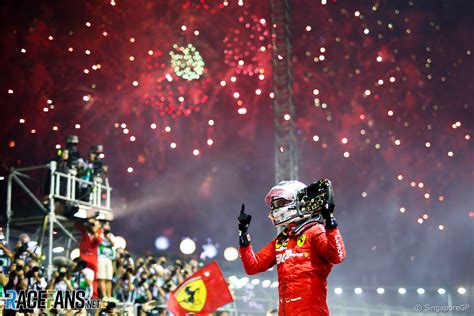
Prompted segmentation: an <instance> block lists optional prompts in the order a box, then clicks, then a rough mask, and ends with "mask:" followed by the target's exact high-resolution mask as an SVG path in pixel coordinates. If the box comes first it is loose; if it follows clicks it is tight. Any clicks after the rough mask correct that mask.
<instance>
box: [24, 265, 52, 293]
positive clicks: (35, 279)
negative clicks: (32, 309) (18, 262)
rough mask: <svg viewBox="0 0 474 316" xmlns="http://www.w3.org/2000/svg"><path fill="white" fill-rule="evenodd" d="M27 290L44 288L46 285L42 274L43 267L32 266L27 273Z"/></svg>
mask: <svg viewBox="0 0 474 316" xmlns="http://www.w3.org/2000/svg"><path fill="white" fill-rule="evenodd" d="M27 277H28V290H37V291H39V290H44V289H46V287H47V286H48V283H47V282H46V279H45V278H44V276H43V269H42V268H40V267H39V266H34V267H33V268H31V270H30V271H29V272H28V273H27Z"/></svg>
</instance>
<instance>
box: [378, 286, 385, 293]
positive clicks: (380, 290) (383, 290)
mask: <svg viewBox="0 0 474 316" xmlns="http://www.w3.org/2000/svg"><path fill="white" fill-rule="evenodd" d="M377 293H379V294H383V293H385V289H384V288H383V287H379V288H378V289H377Z"/></svg>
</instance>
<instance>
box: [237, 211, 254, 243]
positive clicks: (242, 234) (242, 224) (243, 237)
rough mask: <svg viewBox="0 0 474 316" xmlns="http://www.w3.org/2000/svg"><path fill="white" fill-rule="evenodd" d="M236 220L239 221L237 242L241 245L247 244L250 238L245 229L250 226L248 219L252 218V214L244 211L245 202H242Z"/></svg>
mask: <svg viewBox="0 0 474 316" xmlns="http://www.w3.org/2000/svg"><path fill="white" fill-rule="evenodd" d="M237 220H238V222H239V244H240V246H241V247H245V246H248V245H249V244H250V239H249V235H248V234H247V231H248V228H249V226H250V221H251V220H252V215H250V214H246V213H245V204H242V208H241V209H240V215H239V217H238V218H237Z"/></svg>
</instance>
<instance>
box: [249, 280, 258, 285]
mask: <svg viewBox="0 0 474 316" xmlns="http://www.w3.org/2000/svg"><path fill="white" fill-rule="evenodd" d="M250 283H251V284H252V285H259V284H260V280H259V279H253V280H252V281H251V282H250Z"/></svg>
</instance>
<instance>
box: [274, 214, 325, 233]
mask: <svg viewBox="0 0 474 316" xmlns="http://www.w3.org/2000/svg"><path fill="white" fill-rule="evenodd" d="M321 220H322V218H321V215H319V214H318V215H316V216H312V217H310V218H308V219H307V220H305V221H303V222H301V223H299V224H297V225H294V226H293V225H290V226H289V227H287V228H286V229H285V230H283V231H282V232H281V233H280V235H283V236H288V235H298V234H300V233H302V232H303V231H305V230H306V229H308V228H310V227H311V226H314V225H316V224H318V223H319V224H321Z"/></svg>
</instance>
